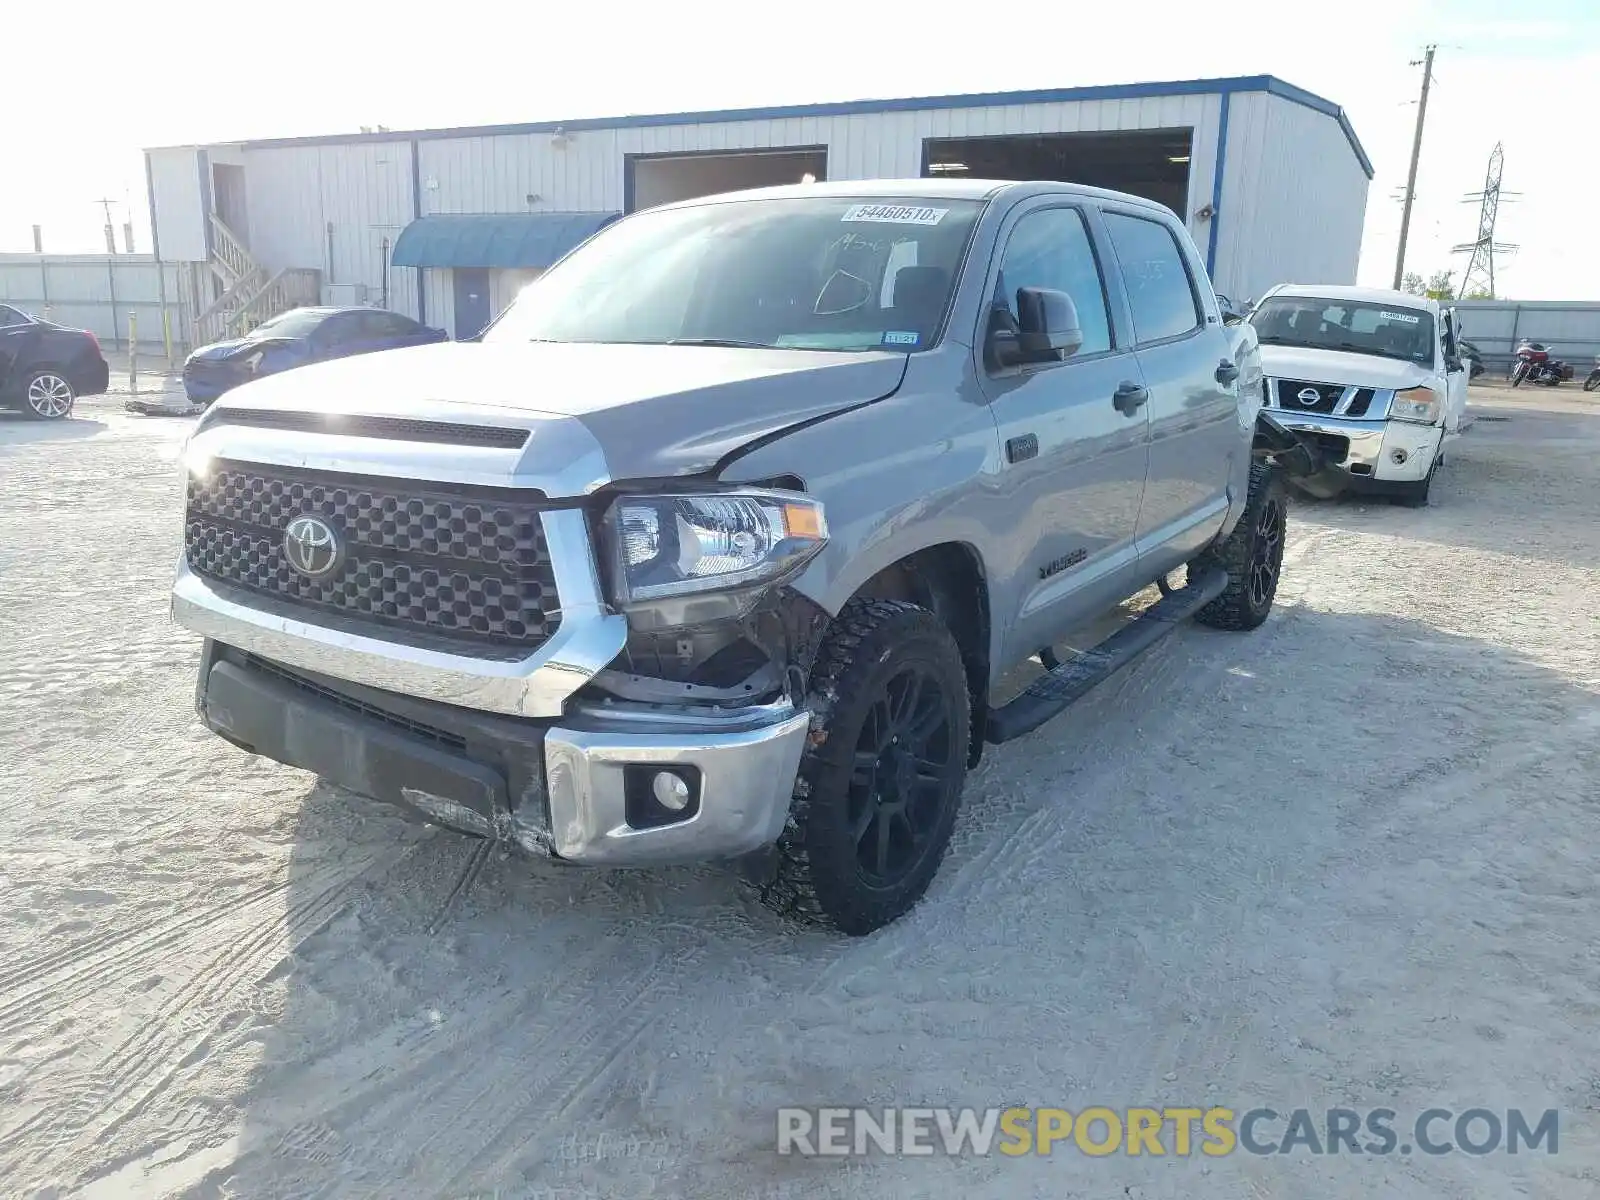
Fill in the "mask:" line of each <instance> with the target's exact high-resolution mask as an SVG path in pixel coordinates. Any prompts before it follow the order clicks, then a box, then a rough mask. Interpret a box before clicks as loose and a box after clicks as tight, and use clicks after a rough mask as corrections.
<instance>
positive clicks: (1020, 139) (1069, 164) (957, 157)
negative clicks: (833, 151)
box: [923, 129, 1194, 217]
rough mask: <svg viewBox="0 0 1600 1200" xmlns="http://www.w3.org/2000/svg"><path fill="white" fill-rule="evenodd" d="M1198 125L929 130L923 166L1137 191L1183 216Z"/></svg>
mask: <svg viewBox="0 0 1600 1200" xmlns="http://www.w3.org/2000/svg"><path fill="white" fill-rule="evenodd" d="M1193 135H1194V131H1193V130H1192V129H1148V130H1146V129H1141V130H1121V131H1118V132H1115V133H1038V134H1018V135H1014V136H1008V137H976V138H929V139H927V141H926V142H925V143H924V144H923V161H924V162H925V163H926V164H927V166H926V168H925V169H924V171H923V174H925V175H929V176H933V177H936V178H952V179H962V178H967V179H1019V180H1028V179H1055V180H1059V181H1061V182H1062V183H1082V184H1088V185H1089V186H1090V187H1103V188H1111V189H1112V190H1114V191H1118V192H1131V193H1132V194H1133V195H1135V196H1143V197H1144V198H1145V199H1147V200H1154V201H1156V202H1157V203H1158V204H1165V205H1166V206H1167V207H1168V208H1170V209H1171V210H1172V211H1173V212H1175V213H1177V214H1178V216H1179V217H1184V216H1185V215H1186V214H1185V211H1184V210H1185V209H1186V208H1187V207H1188V198H1189V150H1190V144H1191V142H1192V141H1193Z"/></svg>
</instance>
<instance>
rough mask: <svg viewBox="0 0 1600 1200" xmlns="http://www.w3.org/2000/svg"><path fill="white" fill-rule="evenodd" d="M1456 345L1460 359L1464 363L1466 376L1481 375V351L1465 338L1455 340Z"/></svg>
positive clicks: (1471, 377)
mask: <svg viewBox="0 0 1600 1200" xmlns="http://www.w3.org/2000/svg"><path fill="white" fill-rule="evenodd" d="M1456 346H1457V347H1458V353H1459V355H1460V358H1461V361H1462V362H1463V363H1464V364H1465V365H1466V368H1467V377H1468V378H1469V379H1476V378H1477V377H1478V376H1479V375H1482V374H1483V369H1484V368H1483V352H1482V351H1481V350H1479V349H1478V347H1477V346H1476V345H1475V344H1474V343H1472V342H1469V341H1467V339H1466V338H1462V339H1460V340H1459V341H1457V342H1456Z"/></svg>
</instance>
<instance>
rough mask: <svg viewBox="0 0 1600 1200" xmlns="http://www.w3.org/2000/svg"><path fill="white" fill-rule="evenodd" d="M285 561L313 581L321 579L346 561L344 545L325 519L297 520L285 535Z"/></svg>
mask: <svg viewBox="0 0 1600 1200" xmlns="http://www.w3.org/2000/svg"><path fill="white" fill-rule="evenodd" d="M283 557H284V559H285V560H287V562H288V563H289V566H290V567H292V568H293V569H294V570H296V571H298V572H299V573H300V574H302V575H304V576H306V577H307V578H310V579H320V578H321V577H322V576H324V575H326V574H328V573H329V572H330V571H332V570H333V569H334V568H335V567H337V566H338V565H339V562H340V560H341V559H343V558H344V544H343V543H342V542H341V541H340V540H339V535H338V534H337V533H335V532H334V531H333V526H332V525H329V524H328V523H327V522H326V521H324V520H323V519H322V518H321V517H296V518H295V519H294V520H292V521H290V522H289V525H288V527H287V528H286V529H284V531H283Z"/></svg>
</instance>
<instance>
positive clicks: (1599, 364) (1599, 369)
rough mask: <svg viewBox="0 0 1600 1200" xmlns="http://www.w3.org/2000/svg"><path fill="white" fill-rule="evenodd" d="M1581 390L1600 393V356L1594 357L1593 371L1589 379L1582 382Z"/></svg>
mask: <svg viewBox="0 0 1600 1200" xmlns="http://www.w3.org/2000/svg"><path fill="white" fill-rule="evenodd" d="M1583 390H1584V391H1586V392H1600V354H1596V355H1595V356H1594V370H1592V371H1590V372H1589V377H1588V378H1587V379H1585V380H1584V381H1583Z"/></svg>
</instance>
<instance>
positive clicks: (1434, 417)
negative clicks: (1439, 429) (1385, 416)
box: [1389, 387, 1443, 425]
mask: <svg viewBox="0 0 1600 1200" xmlns="http://www.w3.org/2000/svg"><path fill="white" fill-rule="evenodd" d="M1442 407H1443V405H1442V404H1441V403H1440V401H1439V393H1438V392H1436V391H1434V390H1433V389H1432V388H1431V387H1414V388H1406V389H1405V390H1404V391H1401V392H1396V393H1395V394H1394V402H1393V403H1392V404H1390V405H1389V415H1390V416H1391V417H1393V418H1394V419H1395V420H1397V421H1415V422H1416V423H1417V424H1419V425H1433V424H1436V423H1437V422H1438V420H1439V410H1440V409H1441V408H1442Z"/></svg>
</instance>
